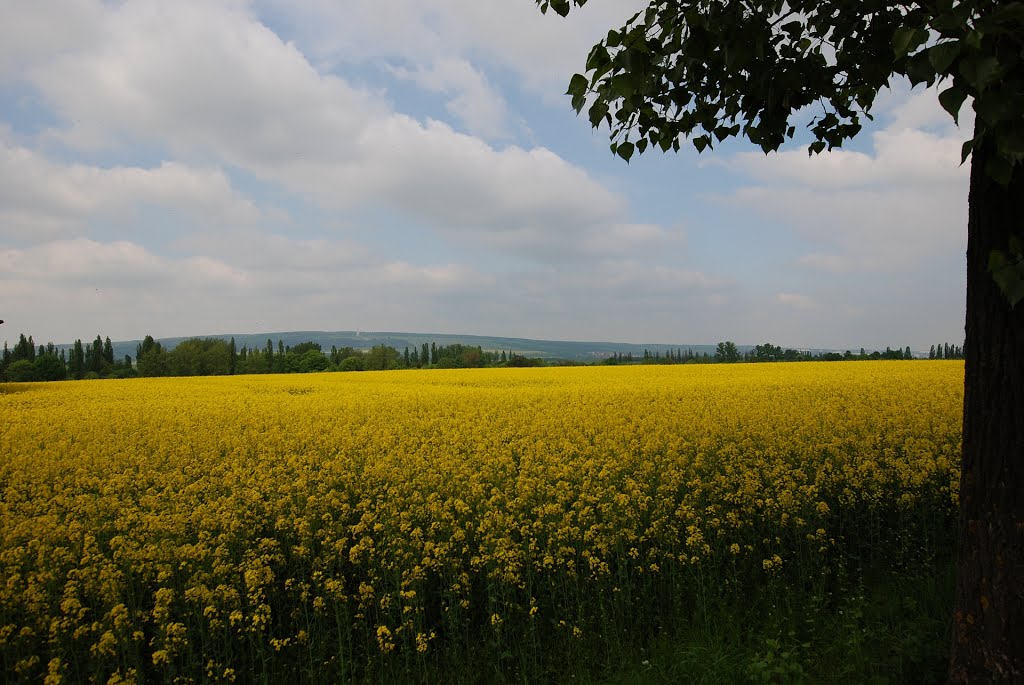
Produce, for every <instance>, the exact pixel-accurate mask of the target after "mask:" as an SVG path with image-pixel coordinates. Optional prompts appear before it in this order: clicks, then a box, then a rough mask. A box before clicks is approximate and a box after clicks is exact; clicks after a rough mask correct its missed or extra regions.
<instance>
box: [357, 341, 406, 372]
mask: <svg viewBox="0 0 1024 685" xmlns="http://www.w3.org/2000/svg"><path fill="white" fill-rule="evenodd" d="M363 357H364V366H365V368H366V369H367V370H368V371H386V370H388V369H397V368H398V361H399V356H398V350H396V349H395V348H393V347H391V346H389V345H374V346H373V347H372V348H371V349H370V350H369V351H368V352H366V354H365V355H363Z"/></svg>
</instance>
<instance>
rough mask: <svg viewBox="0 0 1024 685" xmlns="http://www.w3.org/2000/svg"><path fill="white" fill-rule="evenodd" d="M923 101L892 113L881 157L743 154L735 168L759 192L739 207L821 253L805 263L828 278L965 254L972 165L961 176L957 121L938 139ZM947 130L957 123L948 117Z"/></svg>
mask: <svg viewBox="0 0 1024 685" xmlns="http://www.w3.org/2000/svg"><path fill="white" fill-rule="evenodd" d="M926 93H930V94H931V95H932V97H933V101H932V104H931V105H930V107H931V110H932V111H931V113H929V111H928V110H927V108H926V107H925V99H924V94H913V95H912V96H911V99H910V100H908V101H906V102H903V103H889V104H888V105H887V107H888V108H889V109H888V111H889V112H890V113H891V117H892V123H891V124H890V125H889V126H887V127H886V128H883V129H881V130H878V131H877V132H875V133H874V134H873V135H872V136H871V142H872V150H871V151H870V152H856V151H849V150H835V151H832V152H824V153H822V154H820V155H815V156H808V155H807V153H806V151H805V150H802V149H801V150H786V151H782V152H779V153H777V154H772V155H768V156H764V155H760V154H753V153H744V154H739V155H736V156H734V157H733V158H731V159H730V160H728V161H726V162H725V163H726V165H727V166H729V167H730V168H732V169H734V170H736V171H739V172H742V173H746V174H749V175H750V176H752V177H754V178H755V179H757V180H758V181H760V183H759V184H758V185H752V186H746V187H742V188H739V189H738V190H736V191H735V192H734V193H733V195H732V196H731V198H730V199H731V200H732V201H739V202H740V203H742V204H744V205H746V206H748V207H752V208H756V209H757V210H758V211H760V212H766V213H767V214H768V215H770V216H774V217H777V218H779V219H781V220H782V221H783V222H784V223H785V224H786V225H789V226H792V227H793V228H794V229H795V230H796V232H797V233H798V235H799V236H800V237H801V238H802V239H804V240H806V241H809V242H810V243H811V244H812V245H814V248H813V249H812V251H810V252H809V253H807V254H805V255H803V256H802V257H801V258H800V259H799V260H798V261H799V263H800V264H801V265H802V266H805V267H808V268H811V269H817V270H823V271H827V272H832V273H837V272H856V271H879V270H903V269H906V268H908V267H910V266H911V265H914V264H920V263H923V262H926V261H928V260H929V259H933V258H935V257H936V256H939V255H949V254H955V253H957V252H961V253H962V252H963V250H964V249H965V248H966V226H967V186H968V178H969V165H963V166H960V147H961V144H962V142H963V137H964V136H965V135H966V134H965V133H964V132H962V131H959V130H957V129H956V128H955V127H954V126H952V122H951V121H947V123H946V125H945V126H944V127H942V128H941V129H940V130H939V131H937V132H931V131H924V130H919V129H915V128H908V126H907V124H908V122H916V123H918V124H922V123H924V122H931V123H937V122H939V118H938V117H936V116H934V110H935V109H939V111H940V112H941V109H940V108H939V106H938V104H937V102H934V92H933V91H926ZM945 116H946V118H947V120H948V115H945Z"/></svg>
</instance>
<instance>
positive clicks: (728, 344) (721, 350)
mask: <svg viewBox="0 0 1024 685" xmlns="http://www.w3.org/2000/svg"><path fill="white" fill-rule="evenodd" d="M739 360H740V351H739V348H737V347H736V343H734V342H733V341H731V340H726V341H725V342H720V343H718V346H717V347H716V348H715V361H717V362H725V363H733V362H738V361H739Z"/></svg>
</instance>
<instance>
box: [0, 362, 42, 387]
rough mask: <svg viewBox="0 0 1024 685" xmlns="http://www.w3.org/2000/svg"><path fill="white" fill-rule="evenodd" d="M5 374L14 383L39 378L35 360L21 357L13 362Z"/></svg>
mask: <svg viewBox="0 0 1024 685" xmlns="http://www.w3.org/2000/svg"><path fill="white" fill-rule="evenodd" d="M4 376H5V377H6V378H7V380H9V381H11V382H12V383H28V382H31V381H36V380H39V377H38V375H37V371H36V365H35V363H34V362H33V360H30V359H19V360H17V361H15V362H12V363H11V365H10V366H8V367H7V369H6V370H5V371H4Z"/></svg>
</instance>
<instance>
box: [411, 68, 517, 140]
mask: <svg viewBox="0 0 1024 685" xmlns="http://www.w3.org/2000/svg"><path fill="white" fill-rule="evenodd" d="M391 72H392V73H393V74H395V75H396V76H398V77H399V78H403V79H408V80H410V81H413V82H415V83H416V85H418V86H419V87H420V88H423V89H425V90H427V91H430V92H433V93H441V94H444V95H447V96H449V97H450V100H449V101H448V105H447V109H448V112H450V113H451V114H452V116H454V117H455V119H456V120H458V121H459V122H460V123H461V124H462V127H463V129H464V130H465V131H466V132H467V133H471V134H473V135H478V136H481V137H483V138H487V139H502V138H508V137H510V135H511V133H510V126H509V121H508V118H509V114H508V105H507V103H506V102H505V98H504V97H502V95H501V93H499V92H498V91H497V90H496V89H495V88H494V87H492V86H491V84H490V83H488V81H487V77H486V76H485V75H484V74H482V73H481V72H480V71H479V70H478V69H477V68H476V67H474V66H473V65H471V64H470V63H469V62H467V61H466V60H465V59H461V58H455V57H445V58H439V59H436V60H434V62H433V64H432V65H430V66H429V67H427V66H424V65H422V64H419V65H416V66H415V67H414V68H411V69H410V68H406V67H392V69H391Z"/></svg>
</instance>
